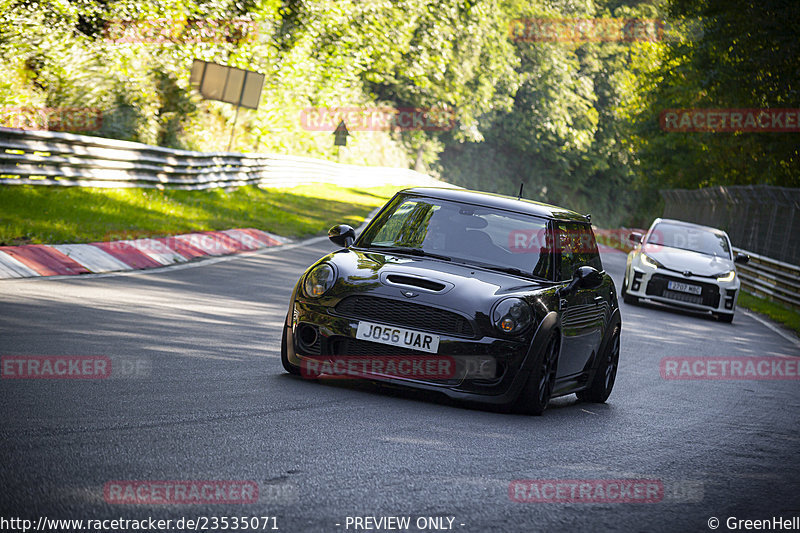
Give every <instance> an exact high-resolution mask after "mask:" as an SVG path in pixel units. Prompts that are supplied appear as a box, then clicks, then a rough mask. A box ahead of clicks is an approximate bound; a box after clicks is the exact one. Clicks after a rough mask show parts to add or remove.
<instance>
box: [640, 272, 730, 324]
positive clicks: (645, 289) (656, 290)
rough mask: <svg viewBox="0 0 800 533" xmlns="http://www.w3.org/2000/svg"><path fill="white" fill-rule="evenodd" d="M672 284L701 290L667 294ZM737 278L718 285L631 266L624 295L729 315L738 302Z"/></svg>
mask: <svg viewBox="0 0 800 533" xmlns="http://www.w3.org/2000/svg"><path fill="white" fill-rule="evenodd" d="M670 281H675V282H678V283H682V284H689V285H694V286H700V287H702V290H701V294H699V295H696V294H689V293H685V292H682V291H676V290H670V288H669V282H670ZM739 288H740V282H739V276H738V275H736V276H735V277H734V279H733V280H732V281H727V282H725V281H718V280H717V279H716V278H707V277H702V276H683V275H681V274H679V273H677V272H673V271H671V270H667V269H663V268H650V267H647V266H643V265H641V264H638V265H637V264H633V265H632V266H631V268H630V272H629V273H628V279H627V293H628V294H630V295H631V296H636V297H639V298H647V299H650V300H652V301H655V302H659V303H663V304H667V305H671V306H675V307H681V308H684V309H692V310H695V311H706V312H711V313H729V314H730V313H733V312H734V310H735V309H736V302H737V300H738V298H739Z"/></svg>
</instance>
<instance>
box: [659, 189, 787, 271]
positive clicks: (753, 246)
mask: <svg viewBox="0 0 800 533" xmlns="http://www.w3.org/2000/svg"><path fill="white" fill-rule="evenodd" d="M661 196H662V197H663V198H664V218H675V219H678V220H685V221H687V222H694V223H695V224H703V225H705V226H711V227H714V228H720V229H723V230H725V231H726V232H728V235H729V236H730V238H731V242H733V243H734V244H736V246H741V247H742V248H744V249H746V250H752V251H753V252H754V253H757V254H761V255H764V256H768V257H772V258H774V259H776V260H778V261H784V262H786V263H790V264H795V265H798V264H800V188H792V187H772V186H768V185H731V186H726V187H706V188H703V189H669V190H662V191H661Z"/></svg>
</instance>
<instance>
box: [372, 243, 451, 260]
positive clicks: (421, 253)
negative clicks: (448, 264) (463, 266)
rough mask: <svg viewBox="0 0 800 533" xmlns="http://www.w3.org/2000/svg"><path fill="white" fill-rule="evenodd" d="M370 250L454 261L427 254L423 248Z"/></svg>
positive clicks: (379, 248) (444, 256)
mask: <svg viewBox="0 0 800 533" xmlns="http://www.w3.org/2000/svg"><path fill="white" fill-rule="evenodd" d="M369 248H372V249H375V250H380V251H381V252H395V253H402V254H408V255H416V256H419V257H431V258H433V259H441V260H442V261H452V260H453V259H452V258H450V257H448V256H446V255H439V254H433V253H431V252H426V251H425V250H423V249H422V248H405V247H403V246H370V247H369Z"/></svg>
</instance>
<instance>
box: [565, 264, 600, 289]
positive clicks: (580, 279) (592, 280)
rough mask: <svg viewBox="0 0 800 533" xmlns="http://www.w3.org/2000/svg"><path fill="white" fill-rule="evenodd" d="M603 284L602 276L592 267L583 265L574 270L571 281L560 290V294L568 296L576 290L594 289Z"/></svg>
mask: <svg viewBox="0 0 800 533" xmlns="http://www.w3.org/2000/svg"><path fill="white" fill-rule="evenodd" d="M602 284H603V275H602V274H601V273H600V272H598V270H597V269H596V268H594V267H591V266H588V265H584V266H582V267H578V268H576V269H575V273H574V274H573V275H572V281H570V282H569V285H567V286H566V287H564V288H563V289H562V290H561V294H569V293H571V292H574V291H576V290H577V289H596V288H598V287H599V286H600V285H602Z"/></svg>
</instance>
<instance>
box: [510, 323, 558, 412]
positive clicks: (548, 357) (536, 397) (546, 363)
mask: <svg viewBox="0 0 800 533" xmlns="http://www.w3.org/2000/svg"><path fill="white" fill-rule="evenodd" d="M558 352H559V339H558V335H556V334H554V335H553V336H552V337H550V340H549V341H548V342H547V347H546V348H545V349H544V351H543V352H542V354H541V355H540V356H539V358H538V360H537V361H536V363H535V364H534V367H533V370H531V373H530V375H529V376H528V381H527V382H526V383H525V388H524V389H523V390H522V392H521V393H520V395H519V398H518V399H517V411H518V412H521V413H524V414H529V415H537V416H539V415H541V414H542V413H544V410H545V409H546V408H547V404H548V403H549V402H550V397H551V396H552V395H553V388H554V387H555V384H556V369H557V368H558Z"/></svg>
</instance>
